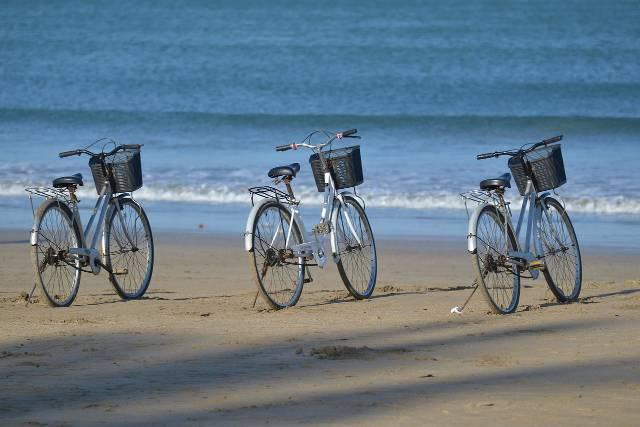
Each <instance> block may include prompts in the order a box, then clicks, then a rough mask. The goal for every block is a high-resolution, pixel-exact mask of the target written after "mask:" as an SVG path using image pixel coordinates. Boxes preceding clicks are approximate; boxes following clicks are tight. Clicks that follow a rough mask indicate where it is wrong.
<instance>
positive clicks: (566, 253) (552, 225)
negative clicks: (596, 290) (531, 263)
mask: <svg viewBox="0 0 640 427" xmlns="http://www.w3.org/2000/svg"><path fill="white" fill-rule="evenodd" d="M542 203H543V205H542V213H541V215H540V222H539V224H538V239H539V240H540V244H541V245H542V251H543V253H542V254H540V255H543V256H544V263H545V268H544V270H543V274H544V278H545V279H546V281H547V284H548V285H549V289H551V292H552V293H553V294H554V296H555V297H556V299H557V300H558V302H570V301H574V300H576V299H577V298H578V295H580V288H581V287H582V259H581V258H580V247H579V246H578V239H577V238H576V233H575V231H574V229H573V225H572V224H571V220H570V219H569V215H567V212H566V211H565V209H564V207H563V206H562V204H561V203H560V202H559V201H557V200H556V199H554V198H553V197H545V199H544V200H543V201H542Z"/></svg>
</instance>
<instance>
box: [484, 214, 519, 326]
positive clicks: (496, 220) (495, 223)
mask: <svg viewBox="0 0 640 427" xmlns="http://www.w3.org/2000/svg"><path fill="white" fill-rule="evenodd" d="M475 236H476V253H475V254H473V259H474V264H475V266H476V272H477V277H478V285H479V286H480V289H481V290H482V294H483V295H484V297H485V300H486V301H487V303H488V304H489V307H490V308H491V311H493V312H494V313H497V314H509V313H513V312H514V311H515V309H516V308H517V307H518V300H519V299H520V276H519V274H518V271H517V269H516V267H515V266H514V265H513V264H510V263H509V262H508V260H509V257H508V252H509V251H515V250H517V247H518V245H517V241H516V238H515V235H514V233H513V230H512V229H511V227H509V226H508V225H506V224H505V218H504V215H503V214H502V213H501V212H499V211H498V209H497V208H496V207H495V206H491V205H488V206H485V207H484V208H482V211H481V212H480V215H478V220H477V222H476V230H475ZM514 269H515V271H514Z"/></svg>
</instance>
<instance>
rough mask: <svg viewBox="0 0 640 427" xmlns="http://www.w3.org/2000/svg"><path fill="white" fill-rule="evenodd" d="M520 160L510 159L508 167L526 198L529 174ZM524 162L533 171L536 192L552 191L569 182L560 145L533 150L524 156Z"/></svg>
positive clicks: (518, 158)
mask: <svg viewBox="0 0 640 427" xmlns="http://www.w3.org/2000/svg"><path fill="white" fill-rule="evenodd" d="M520 159H521V157H520V156H514V157H512V158H510V159H509V162H508V165H509V169H511V174H512V175H513V178H514V180H515V181H516V185H517V186H518V191H519V192H520V195H522V196H524V194H525V191H526V189H527V174H526V173H525V171H524V169H523V167H522V162H521V161H520ZM524 160H525V162H526V164H527V165H528V167H529V168H530V169H531V174H532V178H533V183H534V184H535V186H536V190H538V191H547V190H551V189H554V188H558V187H560V186H561V185H562V184H564V183H566V182H567V175H566V174H565V171H564V162H563V161H562V150H561V149H560V145H553V146H551V147H544V148H538V149H536V150H533V151H532V152H530V153H528V154H525V155H524Z"/></svg>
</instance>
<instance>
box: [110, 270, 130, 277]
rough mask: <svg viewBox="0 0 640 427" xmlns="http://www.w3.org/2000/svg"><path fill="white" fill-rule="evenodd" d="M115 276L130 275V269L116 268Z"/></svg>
mask: <svg viewBox="0 0 640 427" xmlns="http://www.w3.org/2000/svg"><path fill="white" fill-rule="evenodd" d="M113 274H114V275H116V276H118V275H123V274H129V269H127V268H116V269H115V270H113Z"/></svg>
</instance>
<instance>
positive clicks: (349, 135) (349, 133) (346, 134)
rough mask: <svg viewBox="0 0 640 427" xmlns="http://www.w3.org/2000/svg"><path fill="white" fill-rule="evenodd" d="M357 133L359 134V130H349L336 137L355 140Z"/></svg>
mask: <svg viewBox="0 0 640 427" xmlns="http://www.w3.org/2000/svg"><path fill="white" fill-rule="evenodd" d="M356 133H358V129H349V130H345V131H342V132H338V133H337V134H336V137H337V138H338V139H340V138H353V135H355V134H356Z"/></svg>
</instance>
